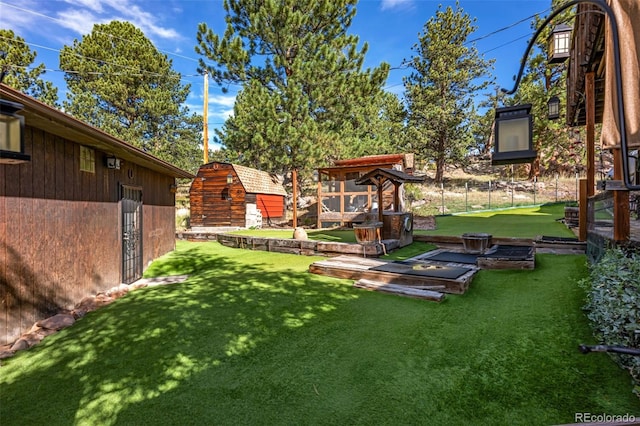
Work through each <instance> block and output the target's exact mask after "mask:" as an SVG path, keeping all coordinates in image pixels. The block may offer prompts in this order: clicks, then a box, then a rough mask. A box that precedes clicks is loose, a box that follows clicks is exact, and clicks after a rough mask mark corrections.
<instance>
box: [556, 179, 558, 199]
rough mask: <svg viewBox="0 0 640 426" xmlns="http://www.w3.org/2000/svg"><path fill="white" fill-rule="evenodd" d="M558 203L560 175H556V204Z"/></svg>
mask: <svg viewBox="0 0 640 426" xmlns="http://www.w3.org/2000/svg"><path fill="white" fill-rule="evenodd" d="M557 202H558V173H556V203H557Z"/></svg>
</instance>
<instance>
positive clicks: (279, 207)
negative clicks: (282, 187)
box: [257, 194, 285, 219]
mask: <svg viewBox="0 0 640 426" xmlns="http://www.w3.org/2000/svg"><path fill="white" fill-rule="evenodd" d="M257 205H258V209H260V212H261V213H262V217H263V218H264V219H282V218H283V217H284V215H285V212H284V197H283V196H282V195H271V194H257Z"/></svg>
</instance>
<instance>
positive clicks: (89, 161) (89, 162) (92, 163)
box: [80, 146, 96, 173]
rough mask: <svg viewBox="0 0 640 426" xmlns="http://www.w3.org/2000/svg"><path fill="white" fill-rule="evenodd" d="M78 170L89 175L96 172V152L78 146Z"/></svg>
mask: <svg viewBox="0 0 640 426" xmlns="http://www.w3.org/2000/svg"><path fill="white" fill-rule="evenodd" d="M80 170H81V171H83V172H89V173H95V172H96V152H95V151H94V150H93V149H91V148H87V147H86V146H80Z"/></svg>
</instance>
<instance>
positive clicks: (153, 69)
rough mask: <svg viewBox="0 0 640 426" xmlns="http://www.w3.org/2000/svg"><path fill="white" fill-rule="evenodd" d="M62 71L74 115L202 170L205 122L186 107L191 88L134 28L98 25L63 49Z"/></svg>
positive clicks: (186, 166) (179, 163) (177, 162)
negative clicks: (183, 82) (202, 132)
mask: <svg viewBox="0 0 640 426" xmlns="http://www.w3.org/2000/svg"><path fill="white" fill-rule="evenodd" d="M60 67H61V68H62V69H63V70H65V80H66V82H67V86H68V88H69V93H68V99H69V100H68V101H65V102H64V107H65V109H66V111H67V112H68V113H70V114H71V115H73V116H75V117H77V118H79V119H81V120H84V121H85V122H87V123H90V124H92V125H94V126H96V127H98V128H100V129H102V130H104V131H105V132H107V133H110V134H112V135H114V136H116V137H118V138H120V139H122V140H124V141H126V142H129V143H131V144H132V145H134V146H136V147H138V148H141V149H143V150H144V151H146V152H149V153H151V154H153V155H155V156H157V157H159V158H161V159H163V160H166V161H169V162H171V163H173V164H175V165H176V166H179V167H182V168H184V169H186V170H190V171H195V170H196V169H197V168H198V166H199V165H200V163H201V160H200V159H201V158H202V150H201V148H200V147H199V145H200V139H201V136H200V132H201V130H202V119H201V117H199V116H198V115H196V114H191V115H190V114H189V110H188V108H186V107H184V106H183V105H184V102H185V101H186V99H187V96H188V94H189V90H190V86H189V85H184V86H183V85H181V83H180V74H179V73H177V72H176V71H174V70H173V69H172V63H171V60H169V59H168V58H167V56H166V55H164V54H162V53H160V52H159V51H158V50H157V49H156V48H155V46H154V45H153V44H152V43H151V41H150V40H149V39H147V38H146V37H145V35H144V33H143V32H142V31H140V30H139V29H138V28H136V27H135V26H134V25H132V24H131V23H129V22H121V21H112V22H110V23H108V24H96V25H94V27H93V30H92V32H91V33H90V34H88V35H85V36H84V37H83V38H82V40H80V41H78V40H75V41H74V42H73V45H72V46H64V47H63V49H62V51H61V52H60Z"/></svg>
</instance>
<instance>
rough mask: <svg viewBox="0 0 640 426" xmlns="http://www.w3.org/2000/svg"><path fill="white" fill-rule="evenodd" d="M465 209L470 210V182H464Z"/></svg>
mask: <svg viewBox="0 0 640 426" xmlns="http://www.w3.org/2000/svg"><path fill="white" fill-rule="evenodd" d="M464 211H465V212H468V211H469V182H465V183H464Z"/></svg>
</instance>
